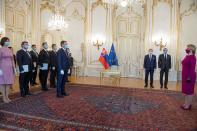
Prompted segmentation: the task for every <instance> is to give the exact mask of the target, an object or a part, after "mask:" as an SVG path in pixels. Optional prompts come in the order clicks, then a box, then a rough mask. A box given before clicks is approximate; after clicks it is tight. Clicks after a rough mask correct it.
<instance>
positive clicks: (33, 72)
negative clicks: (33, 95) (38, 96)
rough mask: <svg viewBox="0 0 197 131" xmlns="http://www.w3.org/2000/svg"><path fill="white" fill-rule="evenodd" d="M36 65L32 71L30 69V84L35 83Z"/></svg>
mask: <svg viewBox="0 0 197 131" xmlns="http://www.w3.org/2000/svg"><path fill="white" fill-rule="evenodd" d="M37 70H38V69H37V67H36V68H34V71H32V74H31V80H30V82H31V84H35V83H36V77H37Z"/></svg>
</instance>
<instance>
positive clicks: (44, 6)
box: [40, 2, 55, 12]
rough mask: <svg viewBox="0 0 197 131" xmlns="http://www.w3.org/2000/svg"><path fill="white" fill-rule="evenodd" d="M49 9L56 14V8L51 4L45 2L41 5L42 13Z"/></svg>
mask: <svg viewBox="0 0 197 131" xmlns="http://www.w3.org/2000/svg"><path fill="white" fill-rule="evenodd" d="M45 9H48V10H51V11H52V12H55V6H54V5H52V4H50V3H49V2H45V3H42V4H41V8H40V12H42V11H43V10H45Z"/></svg>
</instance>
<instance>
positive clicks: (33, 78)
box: [30, 45, 38, 86]
mask: <svg viewBox="0 0 197 131" xmlns="http://www.w3.org/2000/svg"><path fill="white" fill-rule="evenodd" d="M31 48H32V50H31V51H30V54H31V58H32V61H33V69H32V74H31V80H30V83H31V85H32V86H34V85H37V83H36V76H37V70H38V53H37V51H36V45H32V46H31Z"/></svg>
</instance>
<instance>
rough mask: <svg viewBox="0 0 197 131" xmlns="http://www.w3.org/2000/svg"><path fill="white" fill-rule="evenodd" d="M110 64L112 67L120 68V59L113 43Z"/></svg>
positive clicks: (109, 58)
mask: <svg viewBox="0 0 197 131" xmlns="http://www.w3.org/2000/svg"><path fill="white" fill-rule="evenodd" d="M108 63H109V65H110V66H112V65H117V66H118V59H117V57H116V51H115V48H114V44H113V43H112V46H111V50H110V53H109V57H108Z"/></svg>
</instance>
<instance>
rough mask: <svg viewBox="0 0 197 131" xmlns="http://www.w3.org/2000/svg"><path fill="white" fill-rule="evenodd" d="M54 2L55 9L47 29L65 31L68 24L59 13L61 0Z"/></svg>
mask: <svg viewBox="0 0 197 131" xmlns="http://www.w3.org/2000/svg"><path fill="white" fill-rule="evenodd" d="M55 2H56V7H57V8H56V11H55V14H54V15H53V16H52V19H51V20H50V21H49V23H48V29H49V30H57V31H65V30H66V29H67V28H68V24H67V22H66V21H65V18H64V16H62V15H61V13H60V12H61V11H60V8H61V1H60V0H57V1H55Z"/></svg>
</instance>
